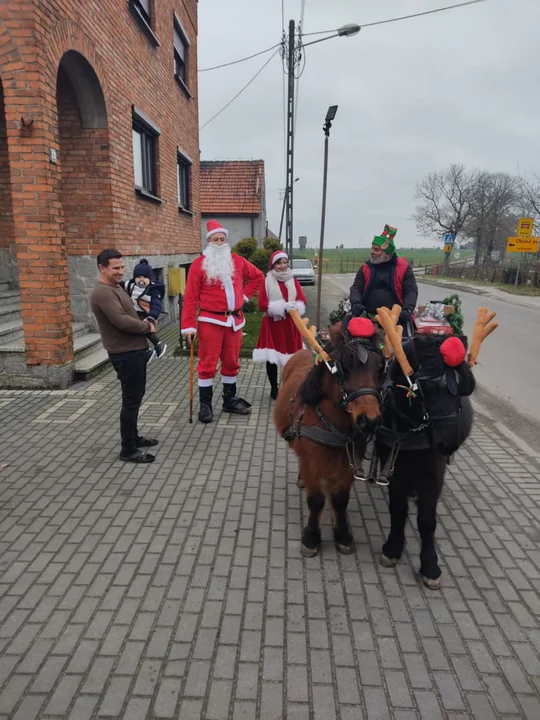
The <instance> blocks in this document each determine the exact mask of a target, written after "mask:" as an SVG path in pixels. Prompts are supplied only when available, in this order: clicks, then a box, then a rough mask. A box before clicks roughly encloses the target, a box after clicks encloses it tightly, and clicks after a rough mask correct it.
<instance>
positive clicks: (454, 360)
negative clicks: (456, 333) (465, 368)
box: [440, 337, 467, 367]
mask: <svg viewBox="0 0 540 720" xmlns="http://www.w3.org/2000/svg"><path fill="white" fill-rule="evenodd" d="M440 350H441V355H442V356H443V360H444V362H445V364H446V365H448V367H457V366H458V365H461V363H462V362H465V358H466V356H467V353H466V352H465V346H464V345H463V343H462V342H461V340H460V339H459V338H457V337H449V338H447V339H446V340H445V341H444V342H443V343H442V344H441V348H440Z"/></svg>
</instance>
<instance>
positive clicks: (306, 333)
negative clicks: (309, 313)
mask: <svg viewBox="0 0 540 720" xmlns="http://www.w3.org/2000/svg"><path fill="white" fill-rule="evenodd" d="M289 315H290V316H291V317H292V319H293V322H294V324H295V325H296V327H297V328H298V330H299V331H300V334H301V335H302V337H303V338H304V339H305V340H306V341H307V343H308V345H309V346H310V347H311V348H312V349H313V350H314V351H315V352H316V353H317V354H318V355H319V356H320V357H321V358H322V359H323V361H324V362H325V363H328V362H330V356H329V355H328V353H326V352H325V351H324V350H323V349H322V347H321V346H320V345H319V343H318V342H317V340H316V339H315V333H316V332H317V328H316V327H315V325H311V327H310V328H309V329H308V327H307V324H308V322H309V318H301V317H300V315H299V314H298V310H294V309H293V310H289Z"/></svg>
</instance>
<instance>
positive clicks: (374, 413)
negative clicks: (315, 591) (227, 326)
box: [274, 323, 385, 557]
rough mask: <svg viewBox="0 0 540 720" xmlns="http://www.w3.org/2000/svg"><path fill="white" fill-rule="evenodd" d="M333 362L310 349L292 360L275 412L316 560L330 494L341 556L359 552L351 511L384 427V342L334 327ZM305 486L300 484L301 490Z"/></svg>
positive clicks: (307, 548) (307, 547) (307, 544)
mask: <svg viewBox="0 0 540 720" xmlns="http://www.w3.org/2000/svg"><path fill="white" fill-rule="evenodd" d="M330 338H331V342H330V343H329V344H328V345H327V347H326V351H327V353H328V354H329V356H330V361H329V362H328V363H325V362H320V363H319V364H318V365H315V364H314V361H313V355H312V353H311V352H310V351H309V350H300V351H299V352H297V353H295V355H293V357H292V358H291V359H290V360H289V361H288V362H287V364H286V366H285V368H284V370H283V377H282V383H281V387H280V389H279V394H278V397H277V401H276V407H275V410H274V423H275V426H276V428H277V430H278V432H279V433H280V434H281V435H282V437H284V438H285V440H287V441H288V442H289V444H290V446H291V448H292V449H293V450H294V452H295V453H296V455H297V456H298V461H299V465H300V475H299V484H300V479H301V482H302V483H303V486H304V487H305V488H306V493H307V504H308V508H309V518H308V522H307V525H306V527H305V528H304V531H303V532H302V545H301V552H302V555H304V556H306V557H313V556H315V555H316V554H317V553H318V550H319V545H320V543H321V531H320V527H319V522H320V516H321V513H322V510H323V508H324V503H325V495H328V496H329V498H330V509H331V514H332V525H333V532H334V541H335V543H336V548H337V549H338V550H339V552H341V553H344V554H350V553H352V552H354V541H353V537H352V534H351V531H350V528H349V524H348V521H347V505H348V503H349V495H350V491H351V486H352V484H353V482H354V477H355V474H356V473H357V472H358V471H359V469H360V467H359V466H360V463H361V460H362V458H363V456H364V453H365V449H366V443H367V440H368V439H369V437H370V436H372V435H373V434H374V433H375V431H376V430H377V428H378V426H379V422H380V416H381V410H380V397H379V388H380V384H381V380H382V376H383V373H384V371H385V360H384V357H383V355H382V352H381V349H382V338H381V336H380V334H379V333H378V332H375V334H374V335H373V336H371V337H369V338H365V337H364V338H359V337H352V336H351V335H350V333H349V331H348V330H347V329H343V328H342V327H341V323H337V324H336V325H333V326H331V327H330ZM300 486H301V487H302V485H300Z"/></svg>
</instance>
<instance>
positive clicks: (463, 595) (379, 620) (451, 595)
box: [0, 331, 540, 720]
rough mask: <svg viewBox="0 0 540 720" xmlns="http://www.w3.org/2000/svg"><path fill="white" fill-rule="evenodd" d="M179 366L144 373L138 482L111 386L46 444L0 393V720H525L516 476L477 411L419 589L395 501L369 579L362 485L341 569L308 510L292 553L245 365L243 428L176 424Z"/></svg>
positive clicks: (538, 660) (525, 483) (539, 685)
mask: <svg viewBox="0 0 540 720" xmlns="http://www.w3.org/2000/svg"><path fill="white" fill-rule="evenodd" d="M166 332H167V331H166ZM158 371H159V372H158ZM186 372H187V362H186V360H185V358H179V359H176V358H172V357H171V358H167V359H165V360H164V361H163V362H162V363H161V365H160V367H159V368H157V369H154V370H152V366H151V368H150V379H149V387H151V393H152V400H153V401H154V400H155V401H156V402H164V403H172V404H173V405H175V406H177V407H178V408H179V409H178V410H176V409H175V413H176V414H175V415H173V417H171V418H170V419H169V422H168V424H167V425H166V426H164V427H163V428H161V429H160V430H159V437H160V440H161V443H160V446H159V449H158V461H157V462H156V463H155V465H154V466H152V467H149V468H144V470H141V468H138V467H133V468H117V467H116V465H115V462H114V460H111V457H112V456H113V455H114V452H116V451H115V450H114V448H115V446H116V443H117V435H116V433H117V422H118V420H117V404H118V398H119V391H118V386H117V383H116V380H115V377H114V374H113V373H109V374H108V375H107V374H106V375H105V376H103V378H109V380H108V382H109V383H110V384H109V385H107V384H105V385H102V386H99V387H97V389H96V392H95V393H92V394H91V395H88V396H87V395H85V393H86V392H90V391H89V390H87V389H86V388H89V387H91V386H92V383H85V384H83V385H82V386H81V387H80V389H77V386H75V388H74V389H73V391H70V393H71V394H70V395H69V396H68V397H69V398H70V399H73V398H80V399H82V398H85V397H91V398H92V399H93V400H97V402H96V403H95V404H94V405H93V406H92V407H91V408H89V410H87V411H86V414H85V416H84V417H85V422H86V424H85V425H84V426H83V425H77V426H74V427H73V428H71V427H65V428H63V431H62V435H61V437H60V439H59V440H58V439H57V441H56V442H55V444H54V451H53V450H52V449H51V450H49V448H50V447H51V448H52V447H53V446H52V445H51V439H52V438H53V436H54V437H55V438H56V430H55V429H54V428H53V430H54V433H53V430H51V431H47V430H45V429H44V428H43V426H40V427H39V428H38V427H37V426H36V425H35V424H33V422H32V419H33V418H35V417H37V416H38V415H39V414H40V413H43V412H44V410H45V409H47V408H48V407H51V406H52V405H53V404H54V403H55V402H57V399H56V398H54V396H49V395H42V394H35V393H32V392H30V393H26V394H14V395H10V396H9V397H10V407H11V408H12V410H13V411H16V410H17V408H19V412H20V416H17V414H16V413H15V414H10V419H11V417H13V418H16V417H23V416H24V418H25V421H24V425H22V426H21V427H17V432H16V435H17V439H18V440H20V442H24V447H25V453H24V457H23V455H22V454H20V453H16V452H14V453H12V454H11V456H10V458H9V461H10V463H11V464H10V476H9V484H8V485H5V484H0V508H3V511H2V514H1V515H0V556H1V557H2V563H3V564H2V565H1V566H0V573H1V575H0V653H1V654H0V720H8V717H9V720H14V718H15V720H30V719H31V718H32V717H36V718H37V717H39V716H40V715H43V716H44V718H45V717H46V718H47V720H49V718H50V720H65V719H66V718H68V719H69V720H85V719H86V718H88V719H89V720H94V718H95V717H97V716H100V717H104V718H105V717H106V718H113V717H125V718H129V720H139V718H140V719H141V720H142V719H143V718H144V720H149V718H150V717H152V718H156V719H157V718H177V717H179V718H180V719H181V720H191V718H197V720H202V718H208V720H225V718H246V719H247V718H249V720H253V719H254V718H255V717H257V718H261V719H262V720H278V718H279V720H283V718H284V717H287V718H288V719H289V720H307V718H309V720H333V718H336V720H337V719H338V718H339V720H358V719H359V718H387V717H389V718H392V720H412V718H417V720H418V718H419V717H420V718H422V719H424V718H428V719H429V720H437V718H445V720H458V718H459V719H460V720H464V718H468V720H471V718H475V719H481V720H490V719H491V718H499V717H500V718H501V720H503V718H504V720H514V719H515V720H517V719H518V718H521V717H527V718H528V717H531V718H534V720H536V718H537V717H540V710H539V708H538V697H539V694H540V621H539V616H540V560H538V557H537V553H536V545H537V542H536V540H537V538H536V534H535V533H537V525H538V522H539V521H540V492H538V491H537V488H538V481H540V465H539V464H538V463H537V462H536V461H534V460H529V459H528V458H524V456H523V455H521V454H519V453H516V452H515V449H514V448H512V446H511V445H510V444H509V442H508V440H507V439H506V438H505V437H503V436H499V435H498V434H497V432H496V431H495V430H494V429H493V428H492V427H487V426H484V425H483V424H482V423H483V419H482V418H481V417H479V418H477V422H476V425H475V428H474V430H473V434H472V436H471V439H470V440H469V441H468V443H467V447H466V448H465V449H463V450H462V451H460V453H458V455H457V457H456V462H455V464H454V465H453V466H451V468H450V469H449V472H448V476H447V482H446V486H445V490H444V493H443V498H442V500H441V503H440V504H439V516H440V523H439V527H438V531H437V535H438V540H439V545H440V555H441V564H442V566H443V578H442V588H441V590H440V591H439V592H436V593H433V592H431V593H428V592H427V591H426V590H425V589H424V588H423V587H422V585H421V584H420V583H419V582H418V577H417V575H416V564H417V556H418V548H419V543H418V536H417V533H416V528H415V518H414V515H413V513H414V510H413V508H414V506H413V505H411V523H410V524H409V525H408V526H407V530H406V534H407V543H408V544H407V552H406V554H405V556H404V558H403V560H402V561H401V562H400V563H399V565H398V566H397V568H396V569H395V570H386V569H382V568H380V567H379V566H378V565H377V562H376V561H377V557H376V553H378V552H379V548H380V546H381V544H382V541H383V532H386V531H387V529H388V525H389V515H388V508H387V494H386V492H385V491H384V490H381V489H380V488H375V487H371V486H365V485H364V486H361V485H358V484H356V486H355V488H354V493H353V497H352V499H351V502H350V504H349V512H350V520H351V524H352V527H353V531H354V535H355V539H356V542H357V547H356V553H355V554H354V555H351V556H348V557H346V556H338V554H337V553H336V551H335V548H334V547H333V544H332V538H331V530H330V524H329V518H328V513H326V514H325V517H324V520H323V544H324V546H323V552H322V553H321V555H320V556H319V557H317V558H315V559H313V560H305V559H303V558H301V556H300V554H299V551H298V545H299V536H300V529H301V526H302V524H303V522H304V521H305V493H303V492H301V491H299V490H298V488H297V487H296V473H297V462H296V460H295V458H294V457H293V456H292V454H289V453H288V452H286V451H285V448H284V446H283V445H282V441H281V440H280V439H279V438H277V435H276V432H275V430H274V428H273V426H272V421H271V416H270V412H271V406H270V401H269V399H268V398H267V396H266V391H265V390H263V388H264V387H265V379H264V368H262V367H258V366H254V365H251V364H249V363H247V364H243V370H242V373H243V375H242V378H241V384H242V388H243V391H244V388H245V392H246V396H247V397H248V398H249V399H250V401H251V400H253V401H254V412H253V414H252V416H250V418H249V419H247V420H245V419H244V418H240V419H238V418H232V417H228V416H227V417H223V416H222V415H221V413H220V410H219V409H218V410H217V413H216V418H217V422H216V423H214V424H213V425H212V426H209V427H205V428H203V427H202V426H200V425H198V424H194V425H191V426H190V425H188V424H187V423H186V417H185V410H186V407H187V406H186V387H187V375H186ZM98 382H102V379H99V380H98ZM100 388H101V389H100ZM98 418H99V421H100V423H101V424H102V426H103V427H106V428H107V432H106V433H105V434H104V437H103V442H102V444H103V450H102V451H101V450H100V453H101V454H99V453H98V457H96V453H95V432H94V431H93V429H92V428H93V427H95V423H96V422H97V421H98ZM242 423H244V424H243V425H242ZM19 424H20V423H19ZM81 427H83V428H87V430H84V429H83V430H81ZM8 428H9V423H8V425H4V426H2V428H0V442H2V441H3V439H4V438H5V433H6V432H8ZM9 432H12V433H13V430H9ZM12 446H13V441H11V442H5V441H4V442H3V447H5V448H11V447H12ZM277 448H279V449H280V451H279V452H276V449H277ZM44 452H45V453H46V455H45V458H44V456H43V453H44ZM90 452H92V466H91V467H90V466H88V464H87V459H86V458H87V457H89V455H90ZM44 460H45V461H46V462H44ZM0 472H1V471H0ZM119 473H120V474H119ZM518 489H519V491H518ZM23 519H25V520H27V522H25V523H24V524H23V523H22V520H23ZM2 578H3V579H2ZM3 702H5V703H7V704H6V705H5V706H4V704H2V703H3ZM2 713H3V714H2Z"/></svg>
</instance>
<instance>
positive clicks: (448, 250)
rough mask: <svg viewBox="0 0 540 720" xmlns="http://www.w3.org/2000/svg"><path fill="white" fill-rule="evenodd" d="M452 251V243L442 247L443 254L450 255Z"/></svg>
mask: <svg viewBox="0 0 540 720" xmlns="http://www.w3.org/2000/svg"><path fill="white" fill-rule="evenodd" d="M453 249H454V243H446V245H445V246H444V252H445V253H451V252H452V250H453Z"/></svg>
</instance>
